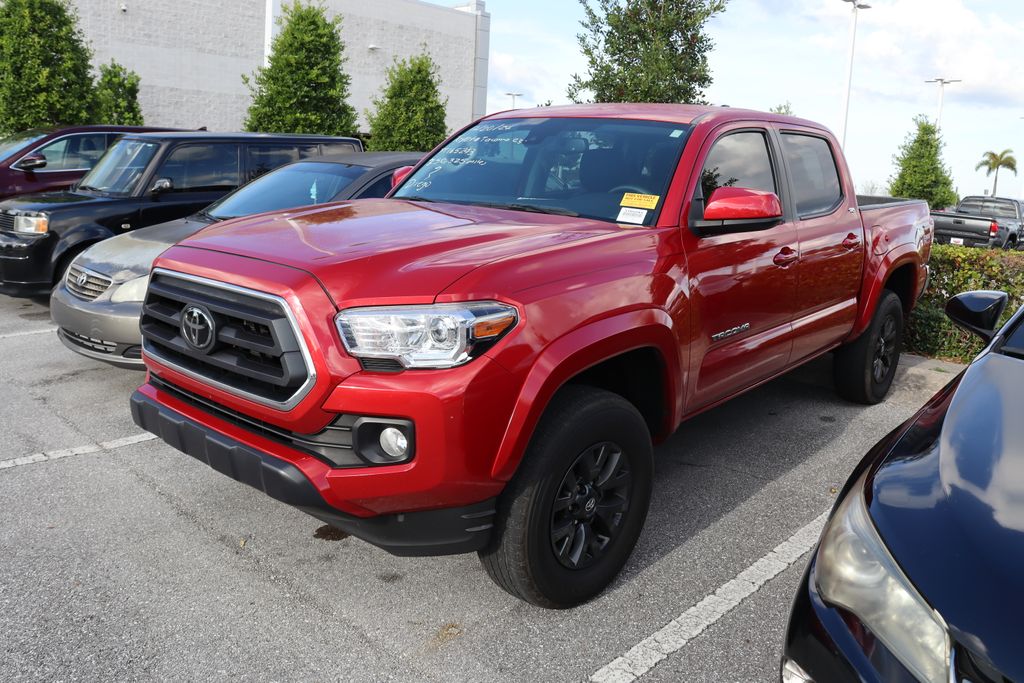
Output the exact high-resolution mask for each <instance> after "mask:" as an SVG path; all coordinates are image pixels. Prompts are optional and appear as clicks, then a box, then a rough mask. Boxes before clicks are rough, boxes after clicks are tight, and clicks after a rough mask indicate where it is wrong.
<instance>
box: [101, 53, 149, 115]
mask: <svg viewBox="0 0 1024 683" xmlns="http://www.w3.org/2000/svg"><path fill="white" fill-rule="evenodd" d="M95 120H96V122H97V123H112V124H117V125H120V126H141V125H143V118H142V107H140V106H139V75H138V74H137V73H135V72H134V71H131V70H130V69H126V68H125V67H123V66H121V65H120V64H118V63H117V62H115V61H114V60H110V64H101V65H100V78H99V80H98V81H97V83H96V119H95Z"/></svg>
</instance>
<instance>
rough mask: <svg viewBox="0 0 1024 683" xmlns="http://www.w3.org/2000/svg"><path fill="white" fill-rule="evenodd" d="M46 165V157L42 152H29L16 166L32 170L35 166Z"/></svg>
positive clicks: (41, 166) (24, 169)
mask: <svg viewBox="0 0 1024 683" xmlns="http://www.w3.org/2000/svg"><path fill="white" fill-rule="evenodd" d="M45 167H46V157H44V156H43V155H42V154H29V155H28V156H26V157H25V158H24V159H22V160H21V161H19V162H18V166H17V168H19V169H21V170H22V171H34V170H36V169H37V168H45Z"/></svg>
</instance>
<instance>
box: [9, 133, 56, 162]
mask: <svg viewBox="0 0 1024 683" xmlns="http://www.w3.org/2000/svg"><path fill="white" fill-rule="evenodd" d="M46 135H47V133H46V131H43V130H38V129H32V130H23V131H21V132H20V133H14V134H12V135H8V136H7V137H4V138H0V159H6V158H7V157H9V156H10V155H11V154H13V153H14V152H17V151H18V150H19V149H21V148H22V147H27V146H29V145H31V144H32V143H33V142H35V141H36V140H41V139H42V138H44V137H46Z"/></svg>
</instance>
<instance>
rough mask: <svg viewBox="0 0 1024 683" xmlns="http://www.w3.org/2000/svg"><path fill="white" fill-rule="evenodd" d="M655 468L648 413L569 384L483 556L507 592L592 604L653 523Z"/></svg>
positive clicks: (510, 491)
mask: <svg viewBox="0 0 1024 683" xmlns="http://www.w3.org/2000/svg"><path fill="white" fill-rule="evenodd" d="M653 471H654V462H653V448H652V446H651V436H650V433H649V432H648V429H647V424H646V423H645V422H644V419H643V417H642V416H641V415H640V413H639V411H637V409H636V408H635V407H634V406H633V404H631V403H630V402H629V401H627V400H625V399H624V398H622V397H621V396H619V395H617V394H613V393H611V392H608V391H604V390H602V389H596V388H593V387H587V386H568V387H565V388H563V389H562V390H561V391H560V392H559V393H558V394H557V395H556V396H555V398H554V399H553V400H552V403H551V405H550V406H549V408H548V410H547V412H546V413H545V415H544V417H543V418H542V419H541V421H540V424H539V425H538V427H537V430H536V432H535V433H534V435H533V438H532V440H531V442H530V446H529V448H528V449H527V452H526V455H525V456H524V459H523V462H522V464H521V465H520V467H519V471H518V472H517V473H516V476H515V477H514V478H513V480H512V481H511V482H510V483H509V486H508V488H507V489H506V491H505V493H504V494H503V495H502V496H501V498H500V499H499V503H498V517H497V520H496V524H495V533H494V536H493V538H492V540H491V543H490V545H489V547H488V548H486V549H485V550H482V551H480V560H481V562H482V563H483V566H484V568H485V569H486V570H487V573H488V574H489V575H490V577H491V578H492V579H493V580H494V582H495V583H497V584H498V585H499V586H501V587H502V588H504V589H505V590H506V591H508V592H509V593H511V594H512V595H514V596H516V597H517V598H521V599H523V600H526V601H527V602H530V603H533V604H534V605H538V606H540V607H550V608H564V607H572V606H574V605H578V604H580V603H581V602H585V601H586V600H588V599H590V598H591V597H593V596H594V595H596V594H598V593H600V592H601V591H602V590H604V588H605V587H606V586H607V585H608V584H609V583H611V581H612V580H613V579H614V578H615V576H616V575H617V574H618V573H619V571H620V570H621V569H622V567H623V565H625V563H626V560H627V559H629V555H630V553H631V552H632V551H633V547H634V546H635V545H636V542H637V539H638V538H639V536H640V530H641V529H642V528H643V524H644V520H645V519H646V517H647V508H648V505H649V504H650V499H651V485H652V480H653Z"/></svg>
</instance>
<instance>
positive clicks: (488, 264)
mask: <svg viewBox="0 0 1024 683" xmlns="http://www.w3.org/2000/svg"><path fill="white" fill-rule="evenodd" d="M396 175H397V176H398V177H399V181H400V184H399V185H398V187H397V188H396V189H395V190H394V191H393V192H392V193H391V194H390V195H389V197H388V198H387V199H361V200H355V201H346V202H339V203H336V204H330V205H326V206H318V207H311V208H303V209H291V210H288V211H286V212H279V213H268V214H260V215H256V216H249V217H247V218H241V219H238V220H233V221H224V222H223V223H221V224H218V225H216V226H211V227H209V228H206V229H205V230H203V231H200V232H199V233H197V234H195V235H193V236H191V237H189V238H188V239H186V240H184V241H183V242H181V243H179V244H178V245H176V246H174V247H171V248H170V249H168V250H167V251H165V252H163V254H162V255H161V256H160V257H158V258H157V260H156V262H155V267H154V269H153V271H152V275H151V277H150V281H149V289H148V292H147V295H146V299H145V302H144V304H143V308H142V316H141V323H140V326H141V332H142V339H143V342H142V347H143V357H144V361H145V364H146V367H147V369H148V370H149V376H148V378H147V382H146V384H145V385H143V386H142V387H141V388H140V389H139V390H138V391H137V392H136V393H135V394H134V396H133V397H132V406H131V408H132V413H133V417H134V419H135V422H136V423H137V424H139V425H140V426H142V427H143V428H145V429H147V430H149V431H152V432H154V433H156V434H158V435H159V436H160V437H161V438H162V439H164V440H166V441H167V442H169V443H171V444H172V445H174V446H175V447H177V448H179V449H181V450H182V451H184V452H185V453H187V454H189V455H191V456H193V457H195V458H197V459H199V460H201V461H202V462H204V463H207V464H209V465H210V466H212V467H213V468H215V469H217V470H218V471H220V472H222V473H224V474H225V475H227V476H229V477H232V478H234V479H237V480H239V481H242V482H244V483H246V484H249V485H251V486H253V487H256V488H258V489H259V490H261V491H264V492H266V493H267V494H268V495H270V496H272V497H274V498H276V499H278V500H281V501H283V502H285V503H289V504H291V505H294V506H296V507H298V508H299V509H301V510H303V511H305V512H308V513H309V514H311V515H313V516H314V517H317V518H319V519H321V520H325V521H327V522H328V523H329V524H332V525H335V526H337V527H339V528H341V529H344V530H346V531H348V532H349V533H351V534H352V535H353V536H356V537H359V538H362V539H365V540H367V541H369V542H371V543H374V544H376V545H379V546H381V547H383V548H385V549H387V550H389V551H391V552H393V553H396V554H399V555H430V554H445V553H456V552H468V551H478V552H479V553H480V557H481V559H482V560H483V563H484V567H485V568H486V569H487V571H488V573H489V574H490V575H491V577H492V578H493V579H494V580H495V581H496V582H497V583H498V584H499V585H500V586H501V587H502V588H504V589H506V590H508V591H509V592H510V593H511V594H513V595H515V596H518V597H520V598H523V599H525V600H528V601H530V602H533V603H535V604H538V605H543V606H546V607H565V606H569V605H574V604H576V603H579V602H581V601H583V600H586V599H587V598H589V597H591V596H593V595H594V594H595V593H597V592H598V591H600V590H601V589H603V588H604V587H605V586H606V585H608V583H609V582H610V581H611V580H612V579H613V578H614V577H615V575H616V574H617V573H618V572H619V570H620V569H621V568H622V566H623V565H624V564H625V562H626V560H627V558H628V557H629V554H630V552H631V551H632V549H633V546H634V544H635V543H636V541H637V538H638V537H639V535H640V529H641V527H642V526H643V523H644V518H645V516H646V514H647V507H648V503H649V500H650V496H651V493H652V483H653V479H654V467H653V461H652V458H653V452H652V447H651V443H652V440H653V441H655V442H657V441H660V440H663V439H665V438H666V437H668V436H669V435H670V434H672V432H673V430H675V428H676V427H677V426H678V425H679V423H680V422H682V421H683V420H685V419H688V418H690V417H692V416H694V415H696V414H698V413H700V412H702V411H705V410H708V409H709V408H712V407H714V406H715V405H718V404H719V403H721V402H723V401H726V400H728V399H730V398H732V397H734V396H737V395H739V394H741V393H743V392H745V391H747V390H749V389H751V388H752V387H755V386H757V385H758V384H761V383H762V382H766V381H768V380H770V379H772V378H774V377H776V376H778V375H780V374H782V373H784V372H787V371H789V370H790V369H792V368H794V367H796V366H797V365H800V364H801V363H804V362H806V361H808V360H810V359H812V358H814V357H816V356H819V355H821V354H823V353H826V352H828V351H835V363H834V366H835V379H836V386H837V388H838V390H839V393H840V394H841V395H843V396H845V397H847V398H849V399H853V400H856V401H861V402H864V403H877V402H878V401H881V400H882V399H883V398H884V397H885V395H886V393H887V392H888V390H889V387H890V385H891V383H892V381H893V377H894V375H895V372H896V364H897V362H898V360H899V348H900V341H901V339H902V335H903V321H904V319H905V317H906V316H907V315H908V314H909V313H910V310H911V309H912V308H913V306H914V304H915V302H916V301H917V299H918V296H919V295H920V294H921V292H922V291H923V290H924V288H925V284H926V282H927V278H928V269H927V265H926V263H927V261H928V256H929V252H930V249H931V242H932V227H933V226H932V220H931V218H930V216H929V215H928V205H927V203H926V202H923V201H914V200H899V199H883V198H858V197H857V196H856V195H855V194H854V189H853V181H852V180H851V178H850V174H849V172H848V170H847V168H846V163H845V161H844V159H843V155H842V151H841V150H840V147H839V143H838V142H837V141H836V139H835V137H834V136H833V135H832V134H831V133H830V132H829V131H828V130H826V129H825V128H823V127H822V126H820V125H817V124H815V123H812V122H810V121H804V120H801V119H796V118H792V117H788V116H779V115H776V114H765V113H760V112H752V111H741V110H739V109H731V108H730V109H726V108H718V107H695V106H686V105H657V104H643V105H640V104H638V105H628V104H602V105H576V106H569V107H543V108H538V109H529V110H522V111H510V112H503V113H501V114H496V115H494V116H491V117H488V118H486V119H483V120H481V121H478V122H477V123H475V124H473V125H471V126H468V127H467V128H465V129H463V130H461V131H459V132H458V133H456V134H455V135H454V136H453V137H452V138H451V139H449V140H448V142H447V143H445V144H444V145H442V146H440V147H439V148H438V149H436V150H435V151H434V152H433V153H432V154H430V155H429V156H428V157H427V158H426V159H424V160H423V161H422V162H421V163H420V164H419V165H418V166H417V167H416V168H415V169H414V170H412V171H411V172H410V171H408V170H405V171H403V172H402V173H398V174H396ZM85 280H86V282H85V284H86V285H88V282H87V281H88V275H86V277H85ZM735 437H736V438H738V439H741V438H743V435H742V434H736V435H735ZM200 495H201V494H200ZM679 514H680V515H685V514H687V511H686V510H680V511H679Z"/></svg>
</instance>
